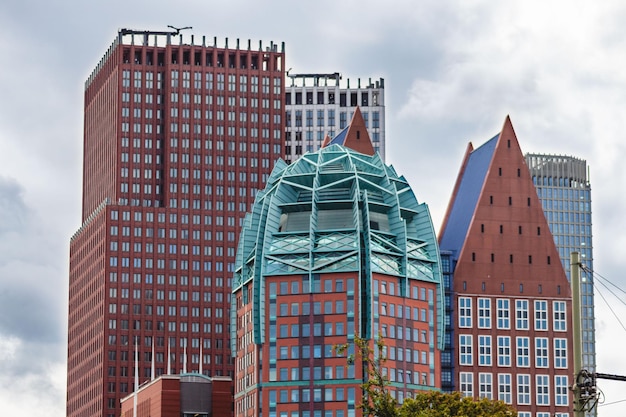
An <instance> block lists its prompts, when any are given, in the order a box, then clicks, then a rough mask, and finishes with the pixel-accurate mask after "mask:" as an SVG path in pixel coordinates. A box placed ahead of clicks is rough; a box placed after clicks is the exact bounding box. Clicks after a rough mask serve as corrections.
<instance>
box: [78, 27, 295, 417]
mask: <svg viewBox="0 0 626 417" xmlns="http://www.w3.org/2000/svg"><path fill="white" fill-rule="evenodd" d="M180 36H181V35H178V36H177V35H175V34H174V33H168V32H136V31H128V30H121V31H120V32H119V34H118V36H117V38H116V39H115V41H114V42H113V44H112V45H111V47H110V48H109V49H108V51H107V52H106V53H105V55H104V57H103V58H102V60H101V62H100V63H99V64H98V66H97V67H96V69H95V70H94V72H93V74H92V75H91V76H90V77H89V79H88V80H87V82H86V85H85V126H84V161H83V211H82V226H81V228H80V229H79V230H78V231H77V232H76V233H75V235H74V236H73V237H72V239H71V244H70V282H69V289H70V292H69V336H68V381H67V415H68V416H104V417H115V416H119V414H120V405H119V400H120V398H122V397H124V396H126V395H128V394H129V393H130V392H132V391H133V373H134V353H133V351H134V347H133V346H134V344H135V343H137V344H138V350H139V372H140V375H139V381H140V383H143V382H144V381H146V380H147V379H149V378H150V376H151V374H152V364H153V363H154V368H155V371H156V374H157V375H159V374H163V373H167V372H168V366H169V365H168V364H170V363H171V370H172V373H180V372H184V371H189V372H191V371H198V370H199V369H200V361H202V370H203V372H204V373H205V374H208V375H211V376H215V375H232V372H233V364H232V359H231V356H230V351H229V344H228V339H229V331H228V326H229V317H228V313H229V294H230V279H231V278H230V277H231V276H232V274H233V270H232V268H233V267H232V265H233V263H234V256H235V249H236V243H237V242H236V241H237V237H238V235H239V230H240V221H241V218H242V217H243V214H244V213H245V212H246V211H247V210H248V209H249V207H250V204H251V203H252V202H253V199H254V195H255V192H256V190H257V189H260V188H263V187H264V184H265V180H266V178H267V175H268V174H269V172H270V169H271V167H272V165H273V162H274V160H276V159H277V158H278V157H280V156H281V155H282V149H281V148H282V137H283V136H282V135H283V133H282V132H283V130H284V128H283V123H282V121H281V115H282V114H283V102H282V97H283V96H284V86H283V80H284V69H283V63H284V46H283V47H281V50H280V51H279V50H278V46H277V45H275V44H273V43H272V44H270V45H269V47H267V48H264V47H263V46H262V45H261V44H259V48H258V49H256V50H253V49H252V48H251V46H250V42H248V45H247V47H245V48H240V47H239V41H237V45H236V46H235V48H234V49H229V48H228V41H226V47H225V48H217V47H216V46H215V41H214V42H213V43H214V45H212V46H207V45H206V42H205V39H204V38H202V41H201V42H197V40H196V41H194V38H193V37H191V40H190V41H188V40H186V41H185V42H183V40H182V37H180ZM168 351H170V352H171V355H170V358H168ZM152 352H154V361H153V358H152V355H153V353H152Z"/></svg>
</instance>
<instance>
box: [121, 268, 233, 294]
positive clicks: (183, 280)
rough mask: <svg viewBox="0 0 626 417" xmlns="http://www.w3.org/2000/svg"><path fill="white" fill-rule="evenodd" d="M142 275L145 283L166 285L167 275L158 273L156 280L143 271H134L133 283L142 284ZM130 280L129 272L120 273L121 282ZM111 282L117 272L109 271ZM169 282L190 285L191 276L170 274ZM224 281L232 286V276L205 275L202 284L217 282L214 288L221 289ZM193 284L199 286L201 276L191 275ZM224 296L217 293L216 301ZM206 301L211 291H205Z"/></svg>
mask: <svg viewBox="0 0 626 417" xmlns="http://www.w3.org/2000/svg"><path fill="white" fill-rule="evenodd" d="M142 276H143V280H144V283H146V284H152V283H154V282H156V283H157V284H158V285H165V275H163V274H157V275H156V280H154V275H153V274H150V273H147V274H143V275H142V274H141V273H134V274H133V283H134V284H141V281H142ZM129 280H130V274H129V273H128V272H122V273H121V274H120V279H119V282H122V283H126V282H129ZM109 282H118V274H117V272H110V273H109ZM167 283H168V284H169V285H177V284H180V285H182V286H186V285H189V277H188V276H187V275H180V276H177V275H170V276H169V277H168V280H167ZM224 283H226V285H227V286H228V287H229V288H230V284H231V278H227V279H226V281H224V278H222V277H204V278H203V279H202V285H204V286H205V287H213V285H214V284H215V287H213V288H217V289H221V288H223V287H224ZM191 285H193V286H199V285H200V277H199V276H192V277H191ZM222 296H223V294H222V293H219V298H218V295H217V294H216V300H215V301H222V299H221V297H222ZM207 297H208V299H207ZM204 301H211V293H204Z"/></svg>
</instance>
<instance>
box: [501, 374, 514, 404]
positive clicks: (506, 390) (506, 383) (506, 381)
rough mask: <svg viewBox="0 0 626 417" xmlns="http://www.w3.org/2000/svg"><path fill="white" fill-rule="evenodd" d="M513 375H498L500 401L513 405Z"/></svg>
mask: <svg viewBox="0 0 626 417" xmlns="http://www.w3.org/2000/svg"><path fill="white" fill-rule="evenodd" d="M512 387H513V384H512V377H511V374H498V400H500V401H504V402H505V403H507V404H512V403H513V393H512Z"/></svg>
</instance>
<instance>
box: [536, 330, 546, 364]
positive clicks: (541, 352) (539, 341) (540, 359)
mask: <svg viewBox="0 0 626 417" xmlns="http://www.w3.org/2000/svg"><path fill="white" fill-rule="evenodd" d="M535 366H536V367H537V368H547V367H548V338H547V337H537V338H535Z"/></svg>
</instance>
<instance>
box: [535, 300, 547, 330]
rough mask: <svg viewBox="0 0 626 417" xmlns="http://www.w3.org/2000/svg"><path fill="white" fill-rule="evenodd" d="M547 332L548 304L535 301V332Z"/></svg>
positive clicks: (542, 301) (544, 301) (543, 301)
mask: <svg viewBox="0 0 626 417" xmlns="http://www.w3.org/2000/svg"><path fill="white" fill-rule="evenodd" d="M547 330H548V302H547V301H546V300H535V331H539V332H545V331H547Z"/></svg>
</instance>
